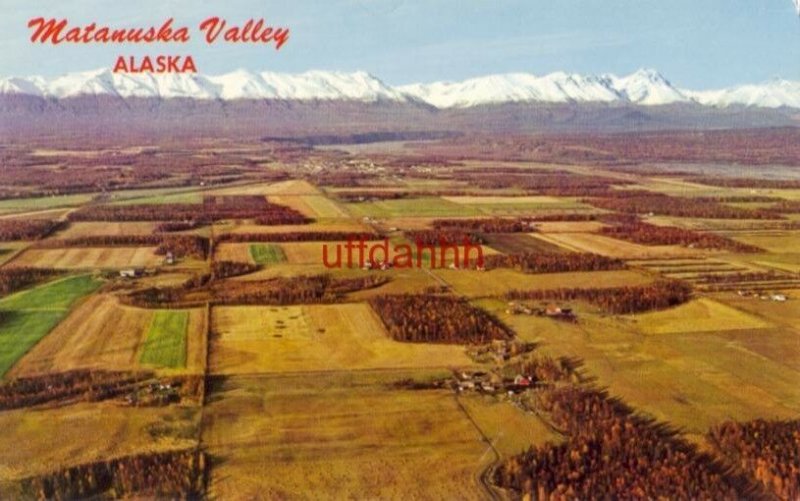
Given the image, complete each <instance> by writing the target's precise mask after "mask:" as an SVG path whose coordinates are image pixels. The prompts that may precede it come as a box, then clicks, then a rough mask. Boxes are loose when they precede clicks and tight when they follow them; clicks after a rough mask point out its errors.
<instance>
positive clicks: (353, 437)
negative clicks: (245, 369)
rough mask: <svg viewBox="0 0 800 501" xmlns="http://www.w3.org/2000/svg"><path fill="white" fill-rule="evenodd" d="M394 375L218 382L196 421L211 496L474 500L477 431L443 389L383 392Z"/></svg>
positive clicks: (479, 463)
mask: <svg viewBox="0 0 800 501" xmlns="http://www.w3.org/2000/svg"><path fill="white" fill-rule="evenodd" d="M402 377H404V374H402V373H400V374H396V373H381V374H379V375H370V374H364V375H360V374H352V375H351V374H346V373H336V374H333V375H331V376H326V377H321V376H315V375H294V376H283V377H246V376H243V377H233V378H227V379H225V380H222V381H220V383H219V385H218V387H217V388H215V389H214V393H213V395H214V402H213V403H212V404H210V405H209V406H208V409H207V410H206V414H205V417H204V426H203V438H202V440H203V444H204V445H205V446H206V447H208V449H209V452H210V453H211V454H212V455H214V456H216V457H219V459H220V465H219V466H218V467H217V468H215V469H214V471H213V472H212V474H211V477H210V479H209V491H210V494H211V495H212V496H214V497H219V498H229V497H243V498H248V497H254V496H255V497H262V496H263V497H268V498H281V497H284V496H287V495H290V496H292V497H294V496H297V497H304V498H305V497H322V498H339V499H343V498H350V497H365V498H374V499H379V498H380V499H386V498H399V497H409V498H417V497H421V498H422V497H424V498H428V497H433V498H442V499H443V498H451V497H453V496H455V497H457V498H459V499H482V498H483V497H484V496H485V493H484V492H483V491H482V490H481V487H480V486H479V483H478V475H479V474H480V472H481V471H482V470H483V469H484V468H485V467H486V466H488V465H489V464H490V463H491V461H492V455H491V454H486V453H485V452H486V448H487V446H486V444H485V443H483V441H482V440H481V436H480V434H479V433H478V431H477V430H476V429H475V428H474V427H473V425H472V424H471V423H470V421H469V420H468V419H467V418H466V416H465V415H464V414H463V413H462V411H460V410H459V407H458V406H457V405H456V402H455V399H454V398H453V396H452V395H451V394H449V392H442V391H437V392H421V393H420V392H408V391H402V390H390V389H387V388H386V384H387V383H388V382H390V381H391V380H393V379H395V380H399V379H401V378H402ZM382 380H383V381H382ZM265 458H269V460H268V462H267V460H266V459H265ZM267 464H268V465H269V466H268V467H267Z"/></svg>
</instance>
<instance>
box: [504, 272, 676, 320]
mask: <svg viewBox="0 0 800 501" xmlns="http://www.w3.org/2000/svg"><path fill="white" fill-rule="evenodd" d="M691 296H692V288H691V286H690V285H689V284H687V283H686V282H682V281H679V280H660V281H657V282H653V283H652V284H648V285H640V286H626V287H610V288H572V289H568V288H561V289H536V290H528V291H520V290H511V291H509V292H508V293H507V294H506V297H507V298H508V299H510V300H532V301H575V300H581V301H586V302H589V303H591V304H593V305H595V306H597V307H599V308H602V309H603V310H605V311H607V312H609V313H614V314H618V315H624V314H632V313H641V312H645V311H650V310H659V309H664V308H669V307H672V306H677V305H679V304H683V303H685V302H686V301H688V300H689V299H690V298H691Z"/></svg>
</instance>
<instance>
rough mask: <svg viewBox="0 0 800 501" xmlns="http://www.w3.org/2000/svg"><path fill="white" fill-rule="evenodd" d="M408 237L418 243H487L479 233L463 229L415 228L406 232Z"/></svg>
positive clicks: (434, 244)
mask: <svg viewBox="0 0 800 501" xmlns="http://www.w3.org/2000/svg"><path fill="white" fill-rule="evenodd" d="M405 235H406V237H407V238H408V239H409V240H411V241H412V242H413V243H414V244H416V245H432V246H437V245H467V244H473V245H478V244H483V243H486V242H485V240H484V239H483V237H481V236H480V235H478V234H477V233H473V232H469V231H461V230H450V229H444V230H415V231H407V232H405Z"/></svg>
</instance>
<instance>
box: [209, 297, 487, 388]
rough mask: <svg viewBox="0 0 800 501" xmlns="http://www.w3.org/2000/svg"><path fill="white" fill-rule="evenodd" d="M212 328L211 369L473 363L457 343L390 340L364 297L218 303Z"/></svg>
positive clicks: (261, 370)
mask: <svg viewBox="0 0 800 501" xmlns="http://www.w3.org/2000/svg"><path fill="white" fill-rule="evenodd" d="M212 330H213V332H214V333H215V336H214V337H213V338H212V339H211V354H210V357H209V361H210V362H209V364H210V370H211V372H212V373H214V374H251V373H283V372H296V371H330V370H347V369H377V368H428V367H451V366H465V365H471V362H470V360H469V358H468V357H467V356H466V354H465V351H464V348H463V347H460V346H452V345H430V344H412V343H399V342H396V341H393V340H391V339H390V338H389V337H388V336H387V334H386V332H385V331H384V328H383V325H382V323H381V321H380V319H379V318H378V317H377V315H376V314H375V313H374V312H373V311H372V309H371V308H370V307H369V306H368V305H367V304H365V303H349V304H337V305H304V306H275V307H272V306H230V307H228V306H218V307H215V308H214V309H213V311H212Z"/></svg>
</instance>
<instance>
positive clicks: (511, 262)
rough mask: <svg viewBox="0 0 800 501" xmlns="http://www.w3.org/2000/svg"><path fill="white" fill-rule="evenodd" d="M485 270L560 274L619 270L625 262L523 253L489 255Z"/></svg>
mask: <svg viewBox="0 0 800 501" xmlns="http://www.w3.org/2000/svg"><path fill="white" fill-rule="evenodd" d="M484 266H485V267H486V269H487V270H491V269H495V268H511V269H514V270H517V271H521V272H523V273H561V272H569V271H601V270H621V269H624V268H626V265H625V261H623V260H621V259H615V258H610V257H605V256H601V255H599V254H591V253H581V252H569V253H564V254H547V253H543V252H523V253H519V254H491V255H488V256H486V257H485V258H484Z"/></svg>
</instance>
